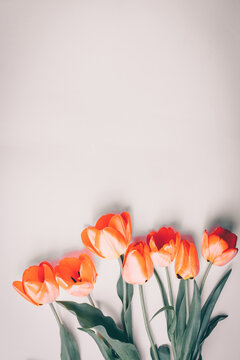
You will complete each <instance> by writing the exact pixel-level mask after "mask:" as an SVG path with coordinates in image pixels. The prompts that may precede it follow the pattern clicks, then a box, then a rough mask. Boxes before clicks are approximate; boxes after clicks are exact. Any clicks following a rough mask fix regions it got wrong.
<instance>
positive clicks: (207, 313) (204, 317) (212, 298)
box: [193, 269, 232, 358]
mask: <svg viewBox="0 0 240 360" xmlns="http://www.w3.org/2000/svg"><path fill="white" fill-rule="evenodd" d="M231 271H232V269H230V270H228V272H227V273H226V274H225V275H223V277H222V278H221V279H220V281H219V282H218V283H217V285H216V286H215V288H214V289H213V290H212V292H211V294H210V295H209V297H208V298H207V300H206V302H205V304H204V306H203V308H202V312H201V327H200V331H199V334H198V338H197V341H196V347H195V351H194V354H193V358H194V356H195V357H196V355H197V353H198V352H199V347H200V344H201V339H202V338H203V336H204V334H205V332H206V330H207V327H208V323H209V320H210V317H211V315H212V312H213V309H214V306H215V304H216V302H217V300H218V298H219V296H220V294H221V292H222V290H223V287H224V285H225V284H226V282H227V280H228V278H229V276H230V274H231Z"/></svg>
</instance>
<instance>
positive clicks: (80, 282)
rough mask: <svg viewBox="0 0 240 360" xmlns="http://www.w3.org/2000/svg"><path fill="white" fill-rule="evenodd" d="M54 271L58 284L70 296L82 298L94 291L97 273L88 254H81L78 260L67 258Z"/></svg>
mask: <svg viewBox="0 0 240 360" xmlns="http://www.w3.org/2000/svg"><path fill="white" fill-rule="evenodd" d="M54 270H55V274H56V280H57V282H58V284H59V285H60V286H61V287H62V288H63V289H64V290H66V291H67V292H68V293H69V294H71V295H74V296H79V297H82V296H87V295H88V294H89V293H90V292H91V291H92V290H93V287H94V284H95V282H96V277H97V272H96V268H95V265H94V263H93V261H92V259H91V258H90V256H88V255H87V254H81V255H80V256H79V257H78V258H75V257H66V258H64V259H62V260H61V261H60V263H59V265H57V266H55V269H54Z"/></svg>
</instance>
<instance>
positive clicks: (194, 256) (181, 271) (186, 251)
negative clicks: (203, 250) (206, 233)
mask: <svg viewBox="0 0 240 360" xmlns="http://www.w3.org/2000/svg"><path fill="white" fill-rule="evenodd" d="M175 272H176V275H177V277H178V278H179V279H184V280H187V279H193V278H195V277H196V276H197V274H198V272H199V261H198V253H197V249H196V247H195V245H194V243H192V242H190V241H188V240H181V242H180V245H179V250H178V253H177V256H176V261H175Z"/></svg>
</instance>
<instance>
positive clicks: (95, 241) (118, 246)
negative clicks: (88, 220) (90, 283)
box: [81, 212, 131, 259]
mask: <svg viewBox="0 0 240 360" xmlns="http://www.w3.org/2000/svg"><path fill="white" fill-rule="evenodd" d="M81 237H82V242H83V244H84V245H85V246H86V247H87V248H88V249H89V250H90V251H92V252H93V253H94V254H96V255H98V256H101V257H102V258H106V259H115V258H119V257H120V255H122V254H124V253H125V251H126V249H127V247H128V245H129V243H130V239H131V219H130V215H129V213H128V212H123V213H122V214H121V215H120V214H116V215H114V214H107V215H104V216H102V217H100V219H99V220H98V221H97V223H96V225H95V226H89V227H88V228H86V229H84V230H83V232H82V234H81Z"/></svg>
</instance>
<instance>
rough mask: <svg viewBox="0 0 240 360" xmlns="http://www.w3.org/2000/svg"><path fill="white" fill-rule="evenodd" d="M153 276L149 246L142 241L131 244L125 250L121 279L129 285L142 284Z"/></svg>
mask: <svg viewBox="0 0 240 360" xmlns="http://www.w3.org/2000/svg"><path fill="white" fill-rule="evenodd" d="M152 274H153V262H152V259H151V256H150V249H149V246H148V245H147V244H146V243H145V242H144V241H138V242H136V243H132V244H131V245H129V247H128V248H127V251H126V254H125V257H124V261H123V271H122V277H123V279H124V280H125V281H126V282H127V283H129V284H144V283H145V282H146V281H147V280H149V279H150V277H151V276H152Z"/></svg>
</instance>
